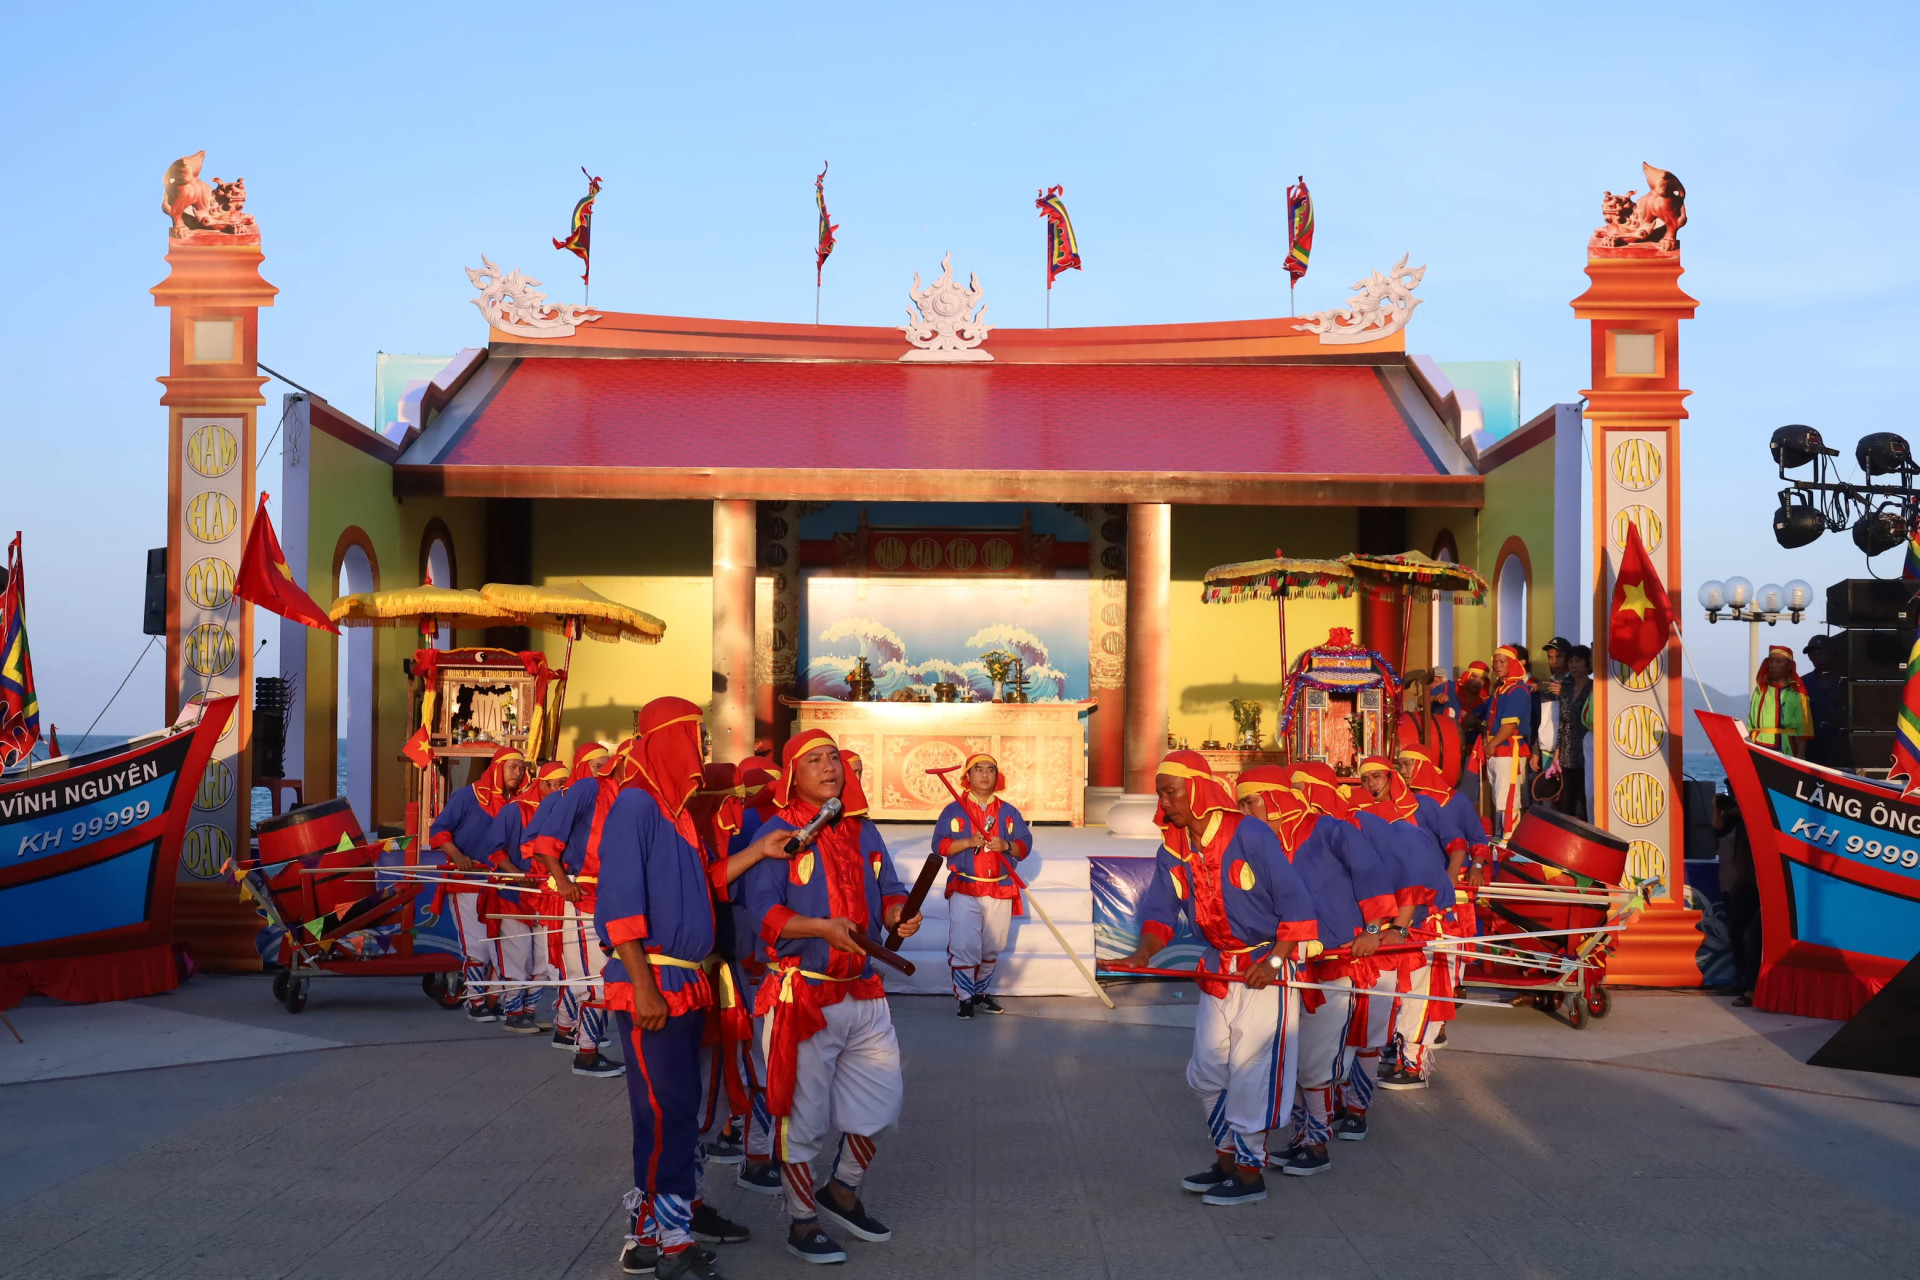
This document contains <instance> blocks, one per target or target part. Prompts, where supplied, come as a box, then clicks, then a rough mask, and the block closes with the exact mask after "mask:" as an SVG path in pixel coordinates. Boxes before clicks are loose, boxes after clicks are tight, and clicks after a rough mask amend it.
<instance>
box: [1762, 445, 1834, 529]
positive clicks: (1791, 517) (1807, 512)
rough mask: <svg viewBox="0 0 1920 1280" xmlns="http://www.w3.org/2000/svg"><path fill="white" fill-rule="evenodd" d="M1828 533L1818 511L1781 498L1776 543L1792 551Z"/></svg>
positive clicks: (1775, 524) (1775, 520)
mask: <svg viewBox="0 0 1920 1280" xmlns="http://www.w3.org/2000/svg"><path fill="white" fill-rule="evenodd" d="M1781 430H1783V431H1784V430H1786V428H1784V427H1783V428H1781ZM1783 465H1784V464H1783ZM1826 531H1827V522H1826V520H1825V518H1824V517H1822V516H1821V514H1820V512H1819V511H1818V510H1816V509H1815V508H1813V507H1811V506H1809V505H1808V504H1807V503H1805V502H1794V501H1792V500H1791V499H1789V498H1788V497H1787V495H1786V494H1782V495H1781V496H1780V508H1779V510H1777V511H1775V512H1774V513H1773V540H1774V541H1775V542H1778V543H1779V544H1780V545H1781V546H1783V547H1785V548H1786V549H1787V550H1789V551H1791V550H1793V549H1794V548H1795V547H1804V546H1806V545H1807V544H1808V543H1810V542H1812V541H1813V540H1814V539H1815V538H1818V537H1819V536H1820V535H1821V534H1823V533H1825V532H1826Z"/></svg>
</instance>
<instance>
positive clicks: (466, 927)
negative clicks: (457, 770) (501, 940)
mask: <svg viewBox="0 0 1920 1280" xmlns="http://www.w3.org/2000/svg"><path fill="white" fill-rule="evenodd" d="M526 776H527V758H526V756H524V755H522V754H521V753H520V751H519V749H518V748H516V747H501V748H500V749H499V750H498V751H496V752H494V753H493V759H491V760H489V761H488V762H487V767H486V769H485V770H483V771H482V772H481V774H480V776H479V777H478V778H476V779H474V781H472V782H471V783H469V784H468V785H466V786H464V787H462V788H460V789H459V790H458V791H456V792H454V793H453V795H452V796H451V797H450V798H449V799H448V800H447V807H446V808H444V809H442V810H441V811H440V816H439V817H437V818H435V819H434V820H433V825H432V826H431V827H430V828H428V831H427V843H428V846H429V847H430V848H434V849H438V850H439V851H440V852H441V853H442V854H444V855H445V856H446V859H447V862H448V863H449V864H450V865H451V866H452V867H453V868H454V869H455V870H458V871H464V872H470V873H472V872H482V871H485V870H486V869H487V867H488V866H489V865H490V864H489V862H488V861H487V860H488V858H489V856H490V855H491V853H492V851H493V849H494V847H495V835H496V832H497V831H498V828H499V823H500V811H501V810H502V809H503V808H505V807H506V804H507V801H508V800H510V799H511V798H512V797H513V794H514V793H515V792H517V791H518V790H519V789H520V786H521V784H522V783H523V782H524V781H526ZM436 896H437V897H438V898H439V899H440V900H442V901H444V902H446V904H447V906H448V907H449V908H450V909H451V910H452V912H453V927H454V932H455V933H457V934H458V935H459V937H460V953H461V955H462V956H463V957H465V959H464V962H463V965H462V975H463V977H464V979H465V981H466V984H467V987H468V990H469V991H470V992H471V994H470V995H469V996H468V998H467V1017H468V1018H470V1019H471V1020H473V1021H474V1022H498V1021H500V1018H501V1012H500V1000H499V996H498V993H496V992H494V990H493V988H492V986H491V985H489V984H490V983H491V982H492V981H493V979H494V976H495V972H496V970H495V968H494V958H495V957H494V949H493V935H494V932H495V931H494V930H493V929H492V928H490V927H489V925H490V923H492V922H490V921H488V920H486V919H485V916H486V915H488V914H492V913H493V909H492V908H488V909H486V910H483V907H486V906H487V904H488V903H491V902H493V901H494V900H495V899H494V898H493V896H492V889H491V886H489V885H488V884H487V882H486V881H485V880H482V879H480V878H478V877H477V876H476V877H475V878H474V880H473V883H472V884H471V885H470V886H469V885H465V884H449V885H443V886H442V887H441V889H440V891H439V893H438V894H437V895H436Z"/></svg>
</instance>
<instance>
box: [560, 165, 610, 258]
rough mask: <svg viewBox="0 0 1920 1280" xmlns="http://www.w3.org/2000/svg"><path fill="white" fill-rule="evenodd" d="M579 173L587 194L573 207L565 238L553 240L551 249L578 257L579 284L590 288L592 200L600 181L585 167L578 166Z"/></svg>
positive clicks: (598, 190) (598, 191)
mask: <svg viewBox="0 0 1920 1280" xmlns="http://www.w3.org/2000/svg"><path fill="white" fill-rule="evenodd" d="M580 172H581V173H583V174H585V175H586V179H587V194H586V195H584V196H581V197H580V201H579V203H577V204H575V205H574V206H573V224H572V229H571V230H569V231H568V232H567V238H566V239H565V240H555V241H554V242H553V247H554V248H556V249H566V250H569V251H571V252H572V253H574V254H576V255H578V256H579V258H580V265H581V272H580V283H581V284H582V285H583V286H585V287H587V288H592V287H593V282H592V281H591V280H590V279H588V277H589V276H591V275H592V274H593V198H594V197H595V196H597V195H599V194H600V179H598V178H596V177H594V176H593V175H592V174H590V173H587V168H586V166H585V165H582V166H580Z"/></svg>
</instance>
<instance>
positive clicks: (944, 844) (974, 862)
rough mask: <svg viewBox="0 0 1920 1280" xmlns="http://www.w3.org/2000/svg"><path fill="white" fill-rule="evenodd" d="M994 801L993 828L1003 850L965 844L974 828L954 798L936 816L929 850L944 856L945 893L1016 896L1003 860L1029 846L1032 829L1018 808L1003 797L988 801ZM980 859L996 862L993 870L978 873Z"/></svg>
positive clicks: (1023, 853)
mask: <svg viewBox="0 0 1920 1280" xmlns="http://www.w3.org/2000/svg"><path fill="white" fill-rule="evenodd" d="M989 804H990V806H996V805H997V811H996V812H994V814H993V828H994V829H993V831H992V833H991V834H993V835H997V836H999V837H1000V839H1001V840H1002V841H1004V842H1005V843H1006V844H1007V845H1008V849H1007V851H1006V852H1005V853H993V854H989V853H987V852H986V851H985V850H984V849H969V848H965V847H964V846H965V844H966V842H967V841H968V840H971V839H972V838H973V837H974V836H975V835H986V834H988V833H987V832H976V831H975V830H974V821H973V818H972V816H971V815H970V814H968V812H967V808H966V806H965V805H963V804H961V803H960V802H959V801H958V800H955V801H952V802H950V803H949V804H948V805H947V807H946V808H944V809H942V810H941V811H940V817H939V818H938V819H937V820H936V821H935V822H934V824H933V851H934V852H935V853H937V854H939V855H940V856H941V857H943V858H945V859H946V860H947V896H948V897H952V896H953V895H954V894H956V893H962V894H966V895H968V896H969V897H976V898H1016V897H1018V896H1019V893H1020V891H1019V890H1018V889H1016V888H1015V887H1014V883H1013V878H1012V877H1011V876H1010V875H1008V874H1007V862H1008V860H1009V859H1011V860H1012V861H1014V862H1019V861H1020V860H1021V859H1022V858H1025V857H1026V856H1027V854H1028V853H1029V852H1031V851H1032V849H1033V832H1032V830H1031V829H1029V828H1028V826H1027V820H1026V818H1024V817H1022V816H1021V813H1020V811H1019V810H1018V809H1016V808H1014V807H1013V806H1012V805H1011V804H1008V803H1007V802H1006V801H1005V800H996V801H990V802H989ZM982 861H991V862H992V863H994V864H996V868H995V874H993V875H990V876H989V875H982V874H981V863H982Z"/></svg>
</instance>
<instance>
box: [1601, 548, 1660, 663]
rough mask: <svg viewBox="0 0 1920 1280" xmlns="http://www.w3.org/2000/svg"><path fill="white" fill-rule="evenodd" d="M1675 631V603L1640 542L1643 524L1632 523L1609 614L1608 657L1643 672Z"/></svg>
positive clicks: (1656, 657)
mask: <svg viewBox="0 0 1920 1280" xmlns="http://www.w3.org/2000/svg"><path fill="white" fill-rule="evenodd" d="M1672 631H1673V603H1672V602H1671V601H1669V600H1668V599H1667V589H1666V588H1665V587H1664V586H1662V585H1661V583H1660V575H1659V573H1657V572H1656V571H1655V570H1654V567H1653V557H1651V556H1649V555H1648V554H1647V549H1646V547H1645V546H1644V545H1642V543H1641V541H1640V527H1639V526H1638V525H1634V524H1629V525H1628V526H1627V550H1626V553H1625V554H1624V555H1622V556H1621V557H1620V572H1619V574H1618V576H1616V577H1615V578H1614V580H1613V607H1612V608H1611V609H1610V610H1609V611H1608V615H1607V656H1608V657H1609V658H1611V659H1613V660H1614V661H1615V662H1618V663H1621V664H1623V665H1625V667H1626V668H1627V670H1629V671H1632V672H1640V671H1644V670H1646V669H1647V668H1648V667H1650V666H1652V665H1653V664H1654V663H1655V662H1656V661H1658V660H1659V658H1660V655H1661V653H1662V652H1664V651H1665V649H1666V647H1667V637H1668V636H1669V635H1670V634H1671V633H1672Z"/></svg>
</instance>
